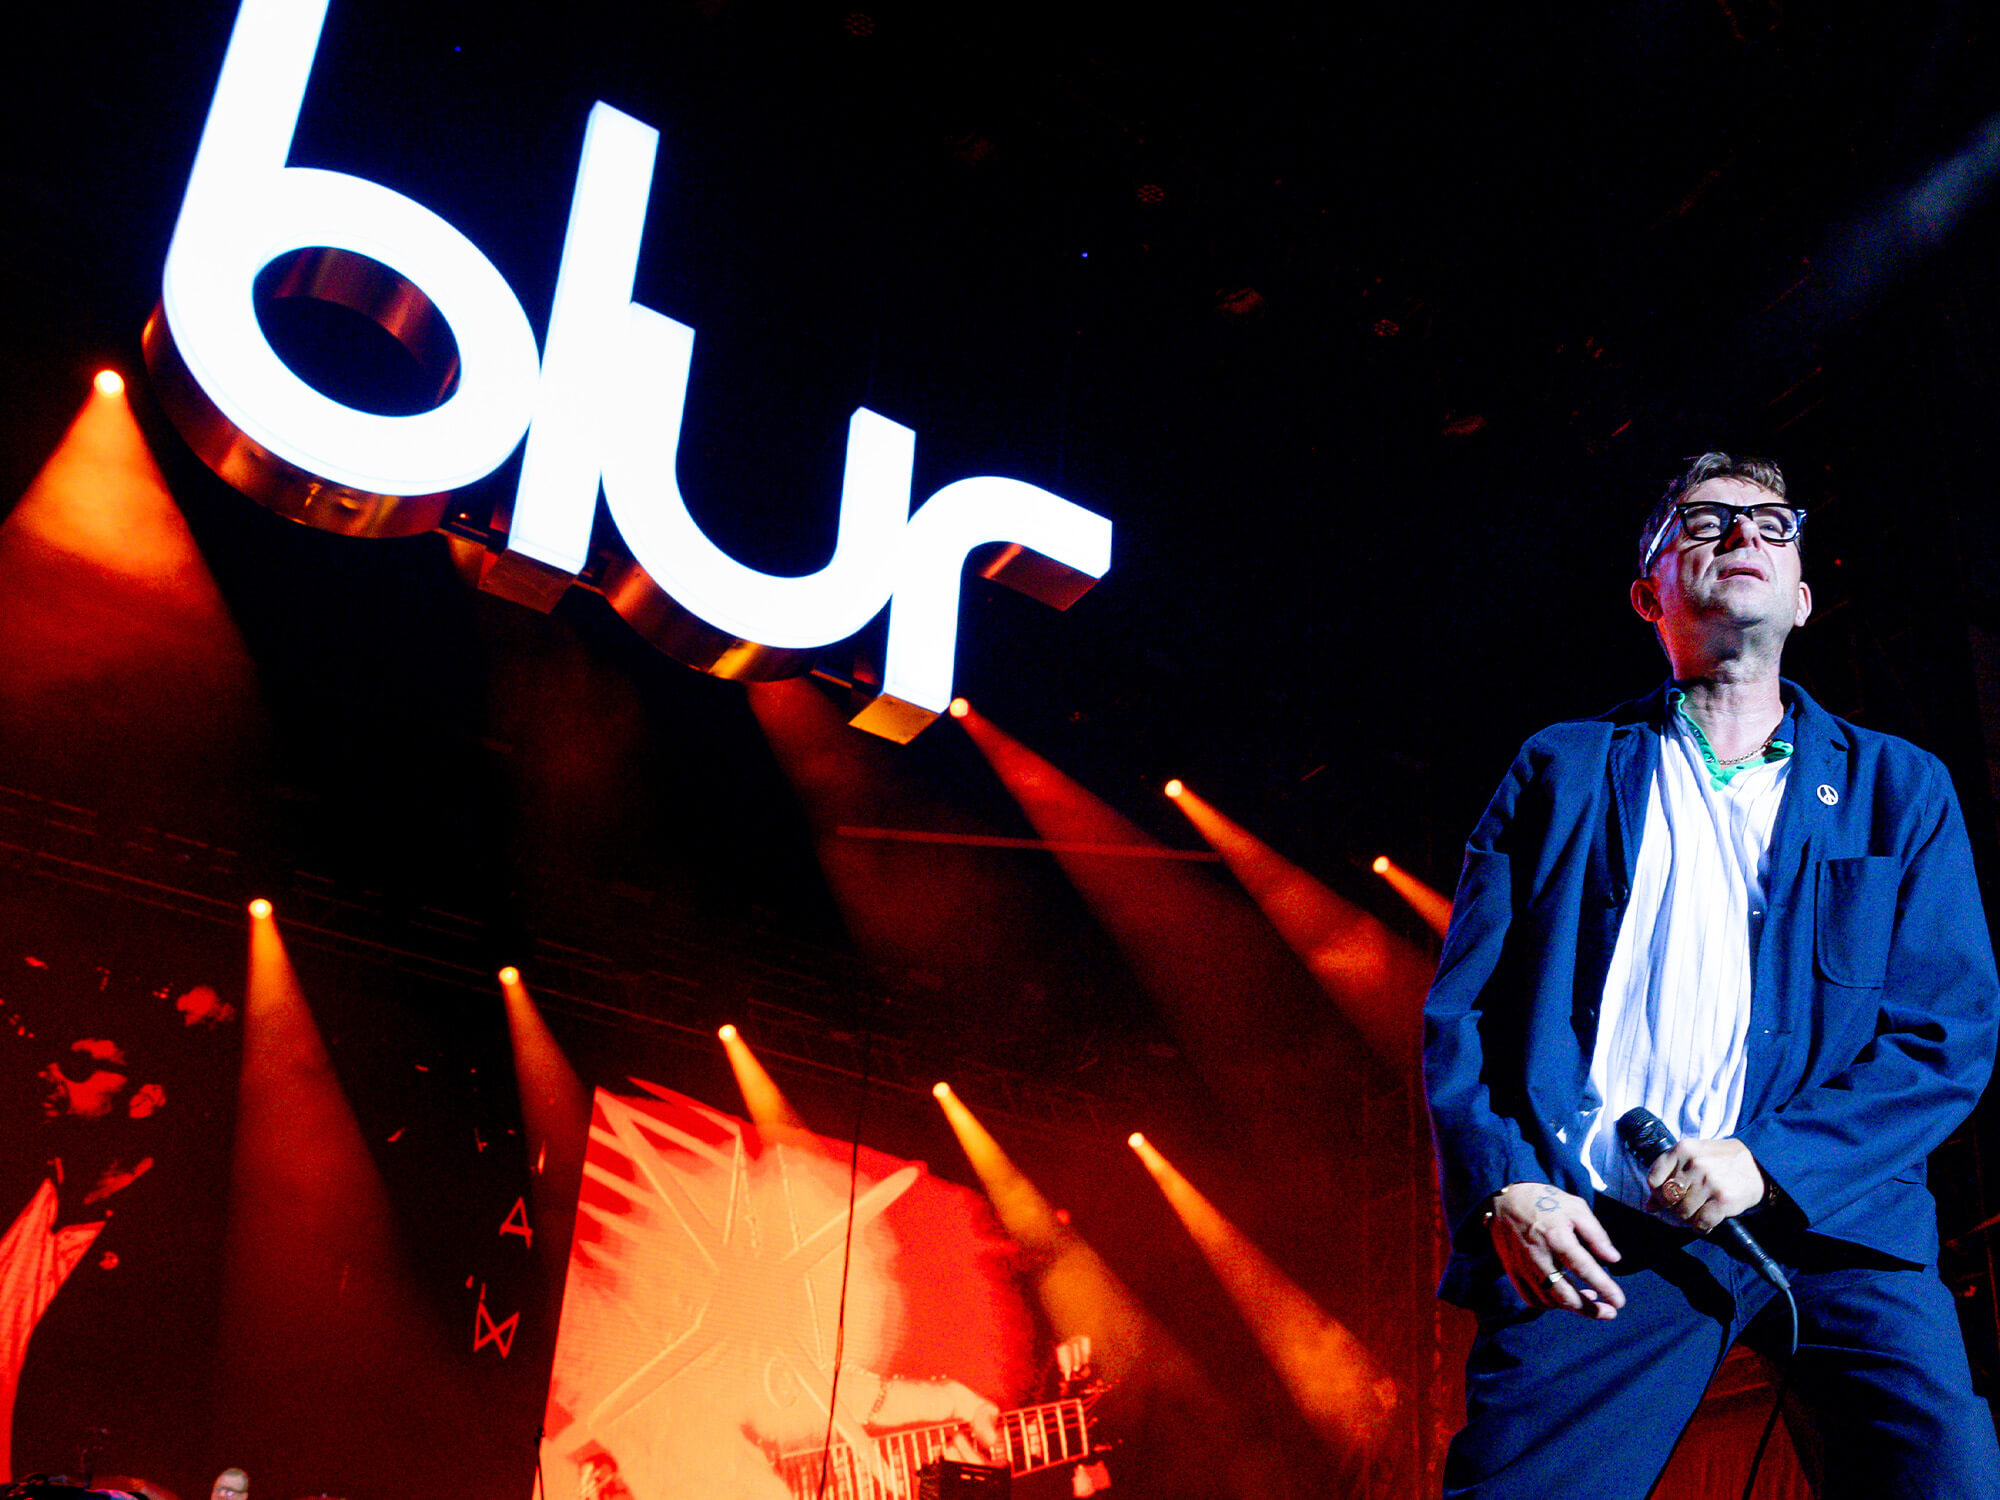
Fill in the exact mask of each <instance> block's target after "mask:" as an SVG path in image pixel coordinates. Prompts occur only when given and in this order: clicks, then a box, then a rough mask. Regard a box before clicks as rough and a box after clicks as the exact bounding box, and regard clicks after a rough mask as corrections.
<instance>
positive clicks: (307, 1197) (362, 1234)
mask: <svg viewBox="0 0 2000 1500" xmlns="http://www.w3.org/2000/svg"><path fill="white" fill-rule="evenodd" d="M247 925H248V927H249V972H248V976H247V982H246V985H245V991H244V993H245V1002H244V1009H243V1056H242V1065H241V1071H240V1073H239V1076H238V1080H237V1104H236V1122H235V1135H234V1147H233V1153H232V1156H231V1162H230V1191H229V1221H228V1229H227V1233H226V1237H225V1242H224V1275H223V1295H222V1315H221V1330H220V1336H219V1340H218V1345H219V1347H220V1348H222V1349H225V1350H227V1351H228V1358H227V1359H226V1360H224V1361H222V1362H221V1363H220V1365H219V1366H218V1378H219V1381H220V1389H219V1391H218V1392H217V1405H216V1413H215V1415H216V1420H217V1422H218V1424H220V1426H219V1429H218V1430H221V1431H228V1432H235V1433H237V1434H238V1435H239V1437H243V1438H244V1440H245V1441H249V1442H251V1444H252V1446H251V1447H247V1448H244V1449H242V1450H241V1451H242V1452H243V1453H244V1454H245V1455H246V1457H245V1459H244V1462H245V1464H246V1466H249V1465H257V1466H259V1468H260V1469H268V1468H273V1467H277V1468H281V1469H283V1470H284V1471H287V1472H293V1473H337V1472H340V1471H341V1466H342V1465H343V1464H344V1463H345V1462H346V1458H347V1450H349V1449H350V1448H351V1445H352V1443H353V1438H354V1434H355V1433H356V1432H367V1433H370V1434H371V1435H373V1436H372V1437H371V1441H374V1442H376V1443H377V1445H378V1446H384V1445H386V1446H388V1447H390V1448H391V1449H392V1450H393V1451H396V1452H398V1453H399V1454H400V1453H402V1452H404V1451H410V1452H413V1453H414V1452H415V1451H416V1449H417V1448H418V1447H419V1446H420V1445H419V1443H418V1436H419V1435H418V1434H417V1433H416V1432H414V1431H413V1430H412V1429H413V1427H414V1425H415V1421H416V1418H415V1416H414V1413H415V1412H417V1411H421V1412H422V1420H423V1421H424V1422H433V1421H453V1422H456V1421H466V1422H471V1421H475V1420H476V1419H477V1418H476V1414H475V1413H474V1412H473V1411H472V1410H471V1409H470V1402H469V1401H467V1400H466V1399H465V1398H463V1397H462V1396H461V1395H460V1394H459V1393H458V1392H457V1390H456V1389H455V1387H456V1385H457V1384H458V1382H456V1381H455V1380H454V1379H452V1378H450V1377H449V1376H448V1374H447V1372H446V1368H445V1364H444V1361H443V1360H442V1359H441V1358H440V1357H439V1351H438V1349H437V1347H436V1346H435V1345H434V1343H433V1342H432V1340H433V1338H434V1337H435V1335H434V1332H433V1323H432V1320H431V1316H430V1314H429V1311H428V1309H426V1308H424V1307H423V1306H422V1305H421V1303H420V1301H419V1299H418V1298H417V1297H416V1296H415V1295H414V1292H413V1289H412V1287H411V1285H410V1284H409V1282H408V1280H407V1272H406V1264H407V1262H406V1259H405V1256H404V1253H403V1247H402V1246H401V1244H400V1242H399V1236H398V1232H397V1228H396V1220H395V1216H394V1213H393V1211H392V1210H391V1207H390V1202H389V1195H388V1192H387V1190H386V1189H385V1187H384V1185H383V1182H382V1179H381V1176H380V1174H379V1173H378V1172H377V1170H376V1167H375V1162H374V1158H373V1157H372V1156H371V1154H370V1152H369V1148H368V1145H367V1143H366V1142H365V1141H364V1140H363V1138H362V1133H361V1127H360V1125H359V1124H358V1122H357V1121H356V1119H355V1116H354V1113H353V1111H352V1109H351V1108H350V1107H349V1105H348V1102H347V1097H346V1095H345V1093H344V1092H343V1091H342V1088H341V1084H340V1078H339V1075H338V1074H337V1073H336V1071H335V1069H334V1066H333V1063H332V1060H331V1058H330V1057H329V1056H328V1053H327V1049H326V1045H325V1043H324V1041H323V1040H322V1038H321V1035H320V1031H319V1027H318V1025H317V1023H316V1022H315V1020H314V1018H313V1013H312V1010H311V1008H310V1006H309V1005H308V1003H307V1000H306V996H305V991H304V989H303V987H302V986H301V984H300V981H299V976H298V974H297V973H296V972H295V970H294V969H293V967H292V963H291V959H290V957H289V955H288V954H287V953H286V950H285V940H284V936H283V933H282V931H281V929H280V927H279V924H278V923H277V922H276V921H274V920H272V919H270V918H261V919H256V920H252V921H250V922H248V924H247ZM468 1316H469V1314H468ZM437 1402H441V1403H443V1404H442V1406H439V1407H435V1408H433V1403H437ZM250 1434H273V1435H276V1434H282V1435H283V1436H282V1439H281V1441H282V1445H283V1447H282V1453H280V1452H279V1451H278V1450H277V1449H275V1448H274V1449H273V1450H271V1451H268V1452H264V1456H263V1457H262V1458H259V1457H258V1456H256V1455H257V1454H258V1453H259V1452H260V1451H263V1450H262V1449H260V1448H259V1447H258V1446H257V1445H258V1444H260V1443H262V1442H263V1441H264V1440H263V1439H262V1438H261V1437H259V1438H254V1439H253V1438H250V1437H248V1436H246V1435H250ZM271 1441H272V1442H273V1443H277V1442H279V1441H280V1439H278V1438H276V1437H275V1436H274V1437H273V1438H272V1439H271ZM411 1462H412V1463H413V1464H414V1466H415V1467H414V1468H413V1469H412V1470H410V1471H406V1472H410V1473H411V1476H412V1478H413V1480H415V1481H416V1482H418V1483H421V1484H422V1485H423V1486H424V1487H425V1488H429V1487H430V1486H431V1485H432V1484H434V1483H435V1484H446V1483H449V1480H448V1478H447V1476H445V1475H443V1474H423V1475H421V1476H419V1474H418V1472H417V1471H419V1470H421V1469H422V1468H423V1465H424V1460H423V1459H422V1458H421V1457H420V1456H418V1457H414V1458H413V1459H412V1460H411Z"/></svg>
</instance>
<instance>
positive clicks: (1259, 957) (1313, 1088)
mask: <svg viewBox="0 0 2000 1500" xmlns="http://www.w3.org/2000/svg"><path fill="white" fill-rule="evenodd" d="M962 723H963V726H964V728H965V731H966V734H967V735H968V737H970V739H971V740H972V742H973V743H974V744H975V745H977V746H978V747H979V749H980V751H981V753H983V754H984V755H985V756H986V758H987V760H988V762H989V763H991V765H992V766H993V769H994V772H995V774H997V775H998V776H999V778H1000V780H1001V783H1002V784H1003V785H1004V786H1005V787H1006V788H1007V790H1008V792H1009V793H1011V794H1012V795H1013V797H1014V799H1015V800H1016V801H1017V802H1018V803H1019V804H1020V806H1021V809H1022V811H1023V812H1024V813H1026V814H1027V817H1028V820H1029V822H1030V823H1031V824H1033V826H1034V829H1035V831H1036V832H1037V833H1038V834H1040V835H1041V837H1042V839H1043V840H1044V841H1045V843H1046V845H1047V847H1048V848H1049V849H1050V850H1051V852H1052V853H1053V854H1054V856H1055V858H1056V859H1057V861H1058V862H1059V863H1060V864H1061V866H1062V869H1063V873H1064V874H1065V875H1066V876H1067V877H1068V878H1069V881H1070V884H1071V885H1073V886H1074V887H1075V888H1076V890H1077V892H1078V894H1079V895H1081V896H1082V897H1083V899H1084V901H1085V902H1086V903H1087V904H1088V905H1089V907H1090V909H1091V911H1092V913H1093V914H1094V915H1095V916H1096V917H1097V919H1098V921H1099V922H1100V923H1101V924H1103V926H1104V929H1105V930H1106V932H1108V933H1109V934H1110V935H1111V937H1112V939H1113V940H1114V941H1115V942H1116V943H1117V945H1118V947H1119V950H1120V952H1121V953H1122V954H1123V955H1124V957H1125V959H1126V961H1127V962H1128V963H1129V964H1130V966H1131V968H1132V970H1133V972H1134V973H1135V974H1136V975H1137V976H1138V978H1139V980H1140V982H1141V983H1142V984H1143V985H1144V986H1145V988H1146V990H1147V991H1148V993H1149V994H1151V995H1152V996H1153V998H1154V999H1155V1000H1156V1001H1158V1002H1159V1004H1160V1006H1161V1008H1162V1010H1163V1011H1164V1013H1165V1014H1166V1016H1167V1017H1168V1019H1169V1020H1170V1021H1172V1023H1173V1025H1174V1028H1175V1030H1176V1031H1177V1032H1178V1033H1179V1035H1180V1038H1181V1040H1182V1041H1183V1042H1184V1043H1185V1044H1186V1048H1187V1053H1188V1057H1189V1059H1190V1061H1192V1062H1193V1063H1194V1064H1195V1066H1196V1067H1198V1068H1200V1069H1201V1071H1202V1073H1203V1075H1204V1077H1206V1078H1207V1080H1208V1081H1209V1083H1210V1085H1211V1086H1212V1087H1214V1088H1215V1089H1216V1090H1217V1092H1218V1093H1219V1094H1221V1095H1222V1097H1223V1098H1224V1100H1225V1101H1227V1103H1228V1104H1229V1105H1230V1107H1231V1109H1232V1111H1233V1112H1234V1113H1235V1115H1236V1116H1237V1117H1238V1118H1239V1119H1241V1120H1243V1121H1244V1122H1246V1123H1247V1124H1248V1125H1249V1126H1250V1128H1251V1129H1252V1130H1253V1131H1255V1132H1258V1133H1259V1138H1260V1140H1261V1141H1262V1143H1263V1144H1264V1145H1268V1146H1269V1147H1270V1148H1271V1150H1272V1152H1273V1156H1274V1159H1278V1158H1283V1159H1285V1160H1287V1161H1293V1162H1295V1161H1296V1158H1297V1155H1298V1150H1299V1143H1298V1135H1297V1131H1296V1129H1295V1128H1294V1127H1293V1125H1292V1123H1291V1122H1292V1121H1295V1120H1296V1119H1298V1118H1299V1117H1300V1116H1301V1114H1302V1113H1307V1112H1311V1113H1307V1117H1309V1118H1318V1117H1319V1113H1320V1112H1323V1109H1324V1103H1325V1097H1326V1093H1327V1091H1328V1089H1329V1088H1332V1087H1335V1086H1336V1082H1335V1080H1336V1079H1337V1077H1338V1076H1339V1075H1340V1074H1341V1073H1342V1070H1344V1069H1359V1070H1360V1071H1363V1072H1368V1073H1371V1074H1372V1073H1373V1072H1375V1071H1376V1070H1377V1064H1376V1061H1375V1051H1374V1049H1373V1048H1372V1047H1371V1046H1369V1045H1368V1042H1371V1041H1372V1040H1373V1038H1366V1037H1365V1034H1357V1031H1356V1029H1355V1027H1354V1024H1353V1021H1352V1018H1348V1017H1346V1016H1344V1014H1343V1015H1339V1016H1331V1017H1330V1016H1329V1014H1328V1012H1329V1007H1328V1006H1327V1005H1326V1003H1325V997H1324V995H1323V994H1322V993H1321V991H1320V988H1319V987H1318V986H1317V985H1315V984H1314V983H1313V977H1312V976H1311V975H1310V974H1308V973H1307V972H1306V971H1305V969H1304V968H1302V967H1301V965H1300V963H1299V961H1298V959H1297V957H1296V956H1295V955H1294V954H1293V953H1292V952H1291V951H1289V950H1288V949H1287V947H1286V945H1285V944H1284V943H1282V942H1280V941H1279V938H1278V935H1277V934H1276V933H1274V932H1273V931H1272V930H1271V924H1270V922H1269V921H1268V920H1267V919H1266V918H1265V916H1264V914H1263V913H1262V912H1260V911H1258V910H1257V908H1256V906H1255V905H1253V904H1252V903H1251V902H1250V901H1248V900H1246V899H1245V898H1244V895H1243V893H1242V892H1241V891H1239V890H1237V889H1236V888H1235V887H1234V886H1233V885H1231V884H1229V883H1226V882H1224V881H1221V880H1218V879H1216V878H1214V877H1213V876H1211V875H1210V874H1208V872H1207V870H1206V869H1205V868H1204V867H1203V866H1201V865H1191V864H1187V863H1184V862H1182V861H1178V860H1137V859H1131V858H1124V857H1120V858H1116V859H1111V858H1104V857H1101V856H1099V855H1098V854H1096V853H1094V852H1092V851H1093V850H1110V851H1115V852H1117V853H1118V854H1120V855H1121V856H1122V855H1124V854H1125V852H1126V851H1127V850H1128V849H1130V848H1131V847H1133V846H1136V845H1151V846H1153V847H1155V848H1160V847H1163V846H1162V845H1161V844H1160V841H1159V840H1157V839H1154V838H1152V837H1151V836H1150V835H1148V834H1146V833H1145V832H1143V831H1141V830H1140V829H1139V828H1138V827H1136V826H1135V825H1134V824H1133V823H1131V822H1130V821H1129V820H1127V819H1126V818H1124V817H1123V816H1122V815H1120V814H1119V813H1118V812H1116V811H1115V810H1114V809H1112V808H1111V807H1109V806H1107V805H1106V804H1105V803H1103V802H1101V801H1099V800H1098V799H1097V798H1096V797H1094V796H1092V795H1091V794H1090V793H1089V792H1088V791H1086V790H1085V789H1084V788H1083V787H1081V786H1079V785H1078V784H1077V783H1076V782H1075V781H1073V780H1071V779H1070V778H1069V777H1068V776H1066V775H1064V774H1063V773H1062V772H1061V771H1060V770H1058V769H1057V768H1056V767H1055V766H1053V765H1052V764H1050V763H1049V762H1048V761H1047V760H1046V759H1044V758H1043V757H1042V756H1039V755H1037V754H1035V753H1034V752H1033V751H1031V750H1029V749H1028V748H1027V747H1026V746H1024V745H1022V744H1021V743H1020V742H1019V741H1018V740H1015V739H1014V738H1013V737H1011V736H1010V735H1008V734H1006V733H1005V732H1004V731H1003V730H1001V729H1000V728H999V727H998V726H997V725H995V724H994V723H993V722H992V721H991V720H989V719H987V718H986V717H984V716H983V715H982V714H980V713H979V711H978V710H977V709H975V710H973V711H972V712H971V713H969V714H967V715H966V717H965V719H964V720H963V721H962ZM1195 800H1197V799H1196V798H1195V796H1194V794H1193V793H1192V792H1190V791H1188V790H1187V789H1186V788H1185V787H1183V788H1182V795H1181V797H1180V798H1179V799H1178V800H1177V801H1176V803H1175V805H1176V806H1178V807H1185V806H1187V804H1188V803H1190V802H1193V801H1195ZM1226 857H1227V856H1226V854H1225V855H1224V858H1225V859H1226ZM1412 1072H1413V1065H1412V1066H1410V1067H1399V1068H1398V1070H1397V1071H1396V1073H1395V1075H1394V1076H1395V1077H1396V1078H1397V1079H1398V1080H1401V1079H1403V1078H1405V1077H1407V1076H1410V1075H1411V1073H1412Z"/></svg>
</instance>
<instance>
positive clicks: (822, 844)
mask: <svg viewBox="0 0 2000 1500" xmlns="http://www.w3.org/2000/svg"><path fill="white" fill-rule="evenodd" d="M748 700H749V705H750V709H751V712H752V713H753V714H755V715H756V718H757V723H758V726H759V727H760V728H761V729H762V730H763V732H764V737H765V739H766V741H767V742H768V743H769V744H770V747H771V752H772V755H773V756H774V757H775V759H776V760H777V763H778V765H779V766H780V768H782V770H783V771H784V773H785V778H786V780H787V781H788V782H790V784H791V786H792V789H793V791H794V792H795V793H796V795H797V797H798V801H799V805H800V807H801V808H803V809H804V811H805V813H806V815H807V817H808V818H809V819H810V820H811V823H812V831H813V841H814V848H815V852H816V854H817V856H818V859H819V867H820V871H821V873H822V874H823V875H824V876H825V878H826V885H827V889H828V890H829V891H830V892H831V893H832V895H833V899H834V901H835V903H836V904H837V905H838V906H839V908H840V913H841V917H842V919H843V921H844V922H845V924H846V926H847V930H848V932H849V933H850V934H852V936H853V938H854V942H855V946H856V947H857V948H858V949H859V950H860V951H861V954H862V956H863V957H864V958H866V959H867V960H868V961H869V962H870V963H871V964H873V965H874V966H875V967H876V968H878V969H879V970H880V971H881V972H883V973H884V974H886V975H891V976H904V975H921V976H924V978H923V980H922V982H923V983H925V984H926V985H930V986H935V987H937V988H938V989H940V990H943V991H947V992H952V993H956V994H958V995H959V996H961V997H962V998H963V1001H964V1003H967V1004H981V1003H984V1004H995V1005H997V1004H1001V1003H1014V1002H1018V1000H1019V998H1020V996H1019V989H1018V986H1016V985H1015V984H1014V983H1013V976H1015V975H1016V974H1017V973H1018V969H1019V965H1018V962H1017V961H1016V960H1018V958H1019V955H1021V954H1023V953H1032V952H1034V951H1036V944H1037V939H1038V920H1039V918H1040V916H1041V914H1042V912H1043V910H1044V904H1045V902H1046V900H1047V895H1046V892H1045V891H1044V890H1043V889H1041V888H1040V886H1039V885H1038V884H1037V882H1036V881H1035V880H1034V879H1033V873H1034V872H1032V871H1031V870H1030V869H1028V868H1025V867H1024V866H1023V865H1022V863H1020V862H1018V861H1010V860H1006V859H995V858H994V857H993V855H992V854H991V852H990V850H991V849H992V848H995V847H1009V845H1007V844H1006V843H1005V842H1003V841H1001V840H999V838H998V835H997V834H996V833H995V831H994V830H992V829H991V828H989V827H987V826H985V825H983V824H982V823H980V822H978V821H976V820H974V819H971V818H968V817H967V816H966V814H965V813H963V812H962V811H960V810H958V809H957V808H955V807H953V806H951V805H949V804H947V803H945V802H944V801H943V800H942V799H941V798H940V797H939V796H937V795H935V794H933V793H931V792H930V791H928V790H927V789H926V788H925V785H924V783H923V782H922V781H921V780H919V779H918V776H917V773H916V764H915V763H914V762H912V760H911V758H910V757H911V752H909V751H907V750H904V749H902V747H900V746H896V745H891V744H889V743H888V742H887V741H884V740H880V739H877V738H875V737H874V736H872V735H861V734H855V733H853V732H852V731H851V730H850V729H849V728H848V726H847V723H846V719H845V717H844V715H843V714H842V713H841V712H840V710H839V709H838V708H837V707H836V705H835V704H833V703H832V702H831V701H829V700H828V698H827V696H826V694H825V693H824V692H823V691H822V690H821V688H820V687H819V686H818V685H817V684H816V683H814V682H812V681H811V680H809V679H807V678H793V679H791V680H789V681H784V682H753V683H750V684H749V685H748ZM944 748H949V746H946V747H944ZM958 753H961V754H962V751H960V752H958ZM929 758H930V757H929V756H926V757H924V759H926V760H927V759H929Z"/></svg>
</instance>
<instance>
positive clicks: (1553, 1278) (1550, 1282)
mask: <svg viewBox="0 0 2000 1500" xmlns="http://www.w3.org/2000/svg"><path fill="white" fill-rule="evenodd" d="M1568 1280H1569V1272H1567V1271H1565V1270H1563V1269H1562V1268H1561V1267H1560V1266H1558V1267H1557V1268H1556V1269H1555V1270H1553V1271H1551V1272H1549V1274H1548V1275H1546V1276H1544V1277H1543V1278H1542V1285H1543V1286H1545V1287H1552V1286H1554V1285H1555V1284H1556V1283H1557V1282H1559V1281H1568Z"/></svg>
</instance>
